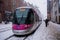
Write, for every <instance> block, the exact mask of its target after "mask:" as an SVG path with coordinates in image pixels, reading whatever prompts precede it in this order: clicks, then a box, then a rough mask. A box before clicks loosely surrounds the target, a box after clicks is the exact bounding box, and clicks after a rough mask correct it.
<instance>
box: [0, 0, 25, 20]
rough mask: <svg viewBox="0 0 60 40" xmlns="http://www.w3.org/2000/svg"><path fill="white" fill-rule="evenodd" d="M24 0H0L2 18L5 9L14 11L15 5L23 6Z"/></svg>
mask: <svg viewBox="0 0 60 40" xmlns="http://www.w3.org/2000/svg"><path fill="white" fill-rule="evenodd" d="M25 5H26V3H25V2H24V0H0V8H1V9H0V13H1V14H2V19H3V20H4V17H5V11H8V12H14V10H15V9H16V8H17V7H20V6H25Z"/></svg>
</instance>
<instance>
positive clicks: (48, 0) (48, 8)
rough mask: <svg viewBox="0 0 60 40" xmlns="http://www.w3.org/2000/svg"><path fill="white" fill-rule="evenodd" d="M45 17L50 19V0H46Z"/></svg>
mask: <svg viewBox="0 0 60 40" xmlns="http://www.w3.org/2000/svg"><path fill="white" fill-rule="evenodd" d="M47 19H49V20H51V1H50V0H47Z"/></svg>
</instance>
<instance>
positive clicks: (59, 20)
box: [59, 16, 60, 24]
mask: <svg viewBox="0 0 60 40" xmlns="http://www.w3.org/2000/svg"><path fill="white" fill-rule="evenodd" d="M59 24H60V16H59Z"/></svg>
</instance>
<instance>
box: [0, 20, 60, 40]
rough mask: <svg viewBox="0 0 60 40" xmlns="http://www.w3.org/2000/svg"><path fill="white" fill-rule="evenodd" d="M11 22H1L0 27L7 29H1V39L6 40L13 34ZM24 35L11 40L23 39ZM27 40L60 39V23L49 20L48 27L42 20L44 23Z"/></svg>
mask: <svg viewBox="0 0 60 40" xmlns="http://www.w3.org/2000/svg"><path fill="white" fill-rule="evenodd" d="M11 25H12V24H11V23H10V24H0V26H1V27H0V29H1V28H5V29H6V30H7V29H9V28H10V29H9V30H7V31H4V30H3V31H4V32H1V31H0V40H4V39H6V38H7V37H9V36H11V35H13V34H14V33H13V32H12V29H11V28H12V27H11ZM23 38H24V37H12V38H10V39H9V40H23ZM26 40H60V25H58V24H55V23H53V22H51V21H50V22H49V25H48V26H47V27H46V26H45V22H44V21H42V24H41V25H40V26H39V28H38V29H37V30H36V31H35V33H34V34H33V35H30V36H28V37H27V38H26Z"/></svg>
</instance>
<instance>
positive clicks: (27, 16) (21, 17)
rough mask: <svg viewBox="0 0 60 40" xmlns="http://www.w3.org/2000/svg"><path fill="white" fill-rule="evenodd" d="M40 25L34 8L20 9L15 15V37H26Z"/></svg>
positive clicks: (13, 25)
mask: <svg viewBox="0 0 60 40" xmlns="http://www.w3.org/2000/svg"><path fill="white" fill-rule="evenodd" d="M38 25H39V16H38V15H37V13H36V11H34V9H33V8H32V7H18V8H16V10H15V11H14V14H13V24H12V30H13V33H14V34H15V35H26V34H30V33H31V32H33V31H34V30H35V29H36V28H37V27H38Z"/></svg>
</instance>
